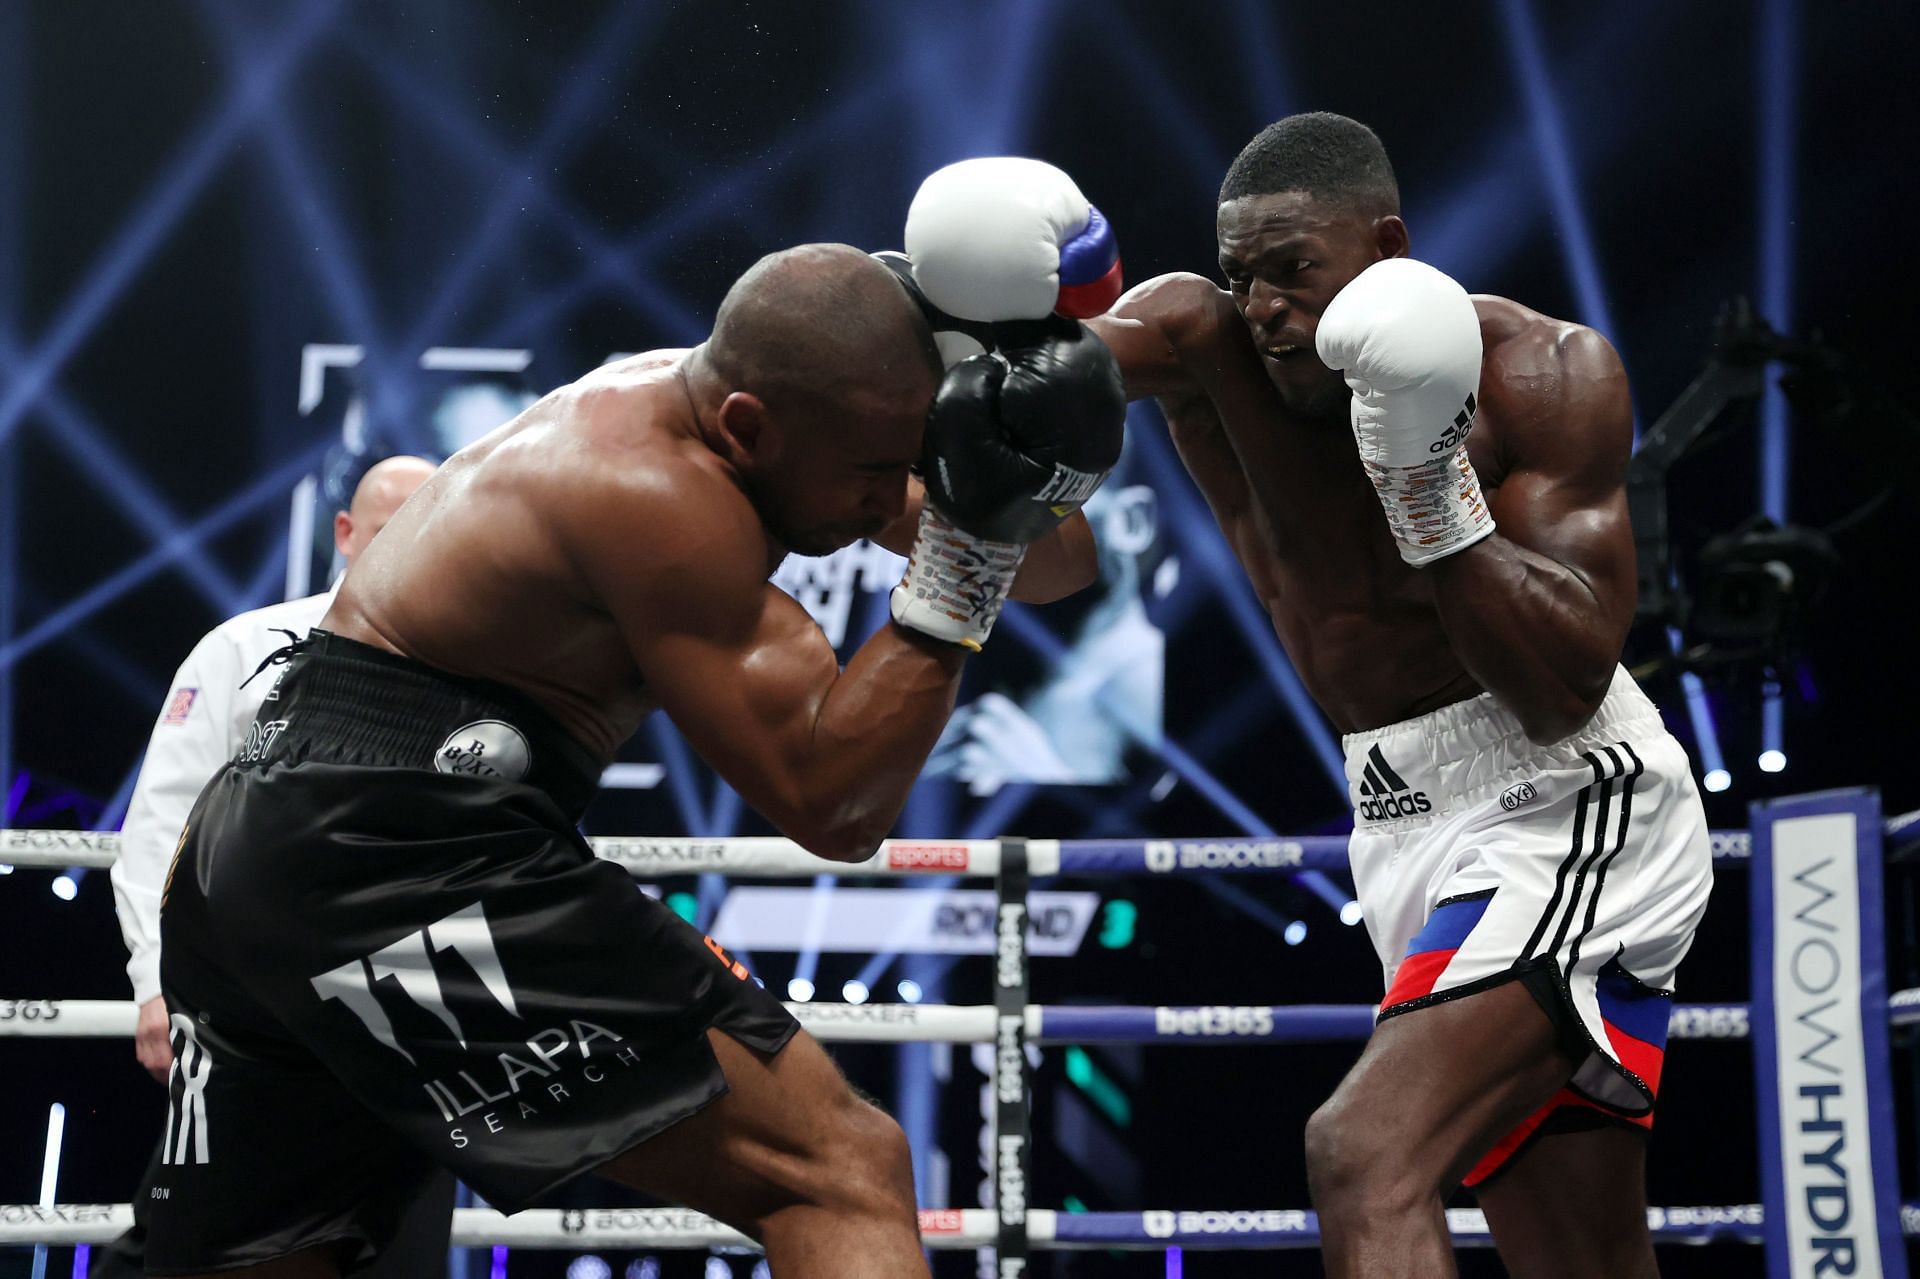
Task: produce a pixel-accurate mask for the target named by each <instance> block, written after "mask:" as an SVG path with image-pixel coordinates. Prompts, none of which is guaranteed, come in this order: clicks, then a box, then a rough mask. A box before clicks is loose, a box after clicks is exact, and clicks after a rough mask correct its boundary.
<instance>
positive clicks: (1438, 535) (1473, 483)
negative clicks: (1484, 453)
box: [1361, 449, 1494, 565]
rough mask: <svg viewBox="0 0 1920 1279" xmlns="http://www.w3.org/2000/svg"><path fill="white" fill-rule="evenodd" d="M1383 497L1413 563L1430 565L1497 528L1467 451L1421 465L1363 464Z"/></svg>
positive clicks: (1402, 554)
mask: <svg viewBox="0 0 1920 1279" xmlns="http://www.w3.org/2000/svg"><path fill="white" fill-rule="evenodd" d="M1361 465H1362V466H1364V467H1366V468H1367V478H1368V479H1370V480H1372V481H1373V487H1374V491H1375V492H1377V493H1378V494H1379V495H1380V505H1381V506H1382V507H1383V508H1384V509H1385V510H1386V513H1387V526H1388V527H1389V528H1391V529H1392V530H1393V540H1394V541H1395V542H1397V543H1399V545H1400V558H1401V559H1403V560H1405V561H1406V562H1407V563H1409V564H1413V565H1420V564H1429V563H1432V562H1433V561H1434V560H1437V559H1439V558H1441V557H1442V556H1445V555H1452V554H1453V553H1455V552H1456V551H1463V550H1465V549H1466V548H1467V547H1469V546H1472V545H1473V544H1474V543H1475V542H1478V541H1479V540H1480V539H1481V538H1483V537H1487V536H1489V535H1490V534H1491V533H1492V532H1493V528H1494V525H1493V513H1492V512H1491V511H1489V510H1487V500H1486V498H1485V497H1483V496H1482V495H1481V492H1480V477H1479V475H1478V474H1476V473H1475V472H1474V469H1473V463H1472V462H1471V461H1469V460H1468V459H1467V451H1466V450H1465V449H1455V450H1453V451H1452V452H1450V453H1448V454H1447V455H1446V456H1444V457H1437V458H1434V459H1433V460H1432V461H1430V462H1422V463H1420V464H1419V465H1418V466H1381V465H1380V464H1378V463H1376V462H1366V461H1363V462H1362V463H1361Z"/></svg>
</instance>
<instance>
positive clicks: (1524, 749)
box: [1341, 666, 1666, 811]
mask: <svg viewBox="0 0 1920 1279" xmlns="http://www.w3.org/2000/svg"><path fill="white" fill-rule="evenodd" d="M1665 731H1666V725H1665V724H1664V723H1663V722H1662V721H1661V719H1660V712H1659V710H1658V709H1657V708H1656V707H1655V706H1654V704H1653V703H1652V702H1650V701H1648V700H1647V695H1646V694H1645V693H1643V692H1641V691H1640V686H1639V685H1638V684H1636V683H1634V681H1633V677H1632V676H1631V675H1629V674H1627V672H1626V671H1625V670H1624V669H1623V668H1621V667H1618V666H1616V667H1615V668H1614V672H1613V682H1612V683H1611V684H1610V685H1609V686H1608V688H1607V695H1606V697H1605V698H1603V699H1602V700H1601V703H1600V709H1599V710H1597V711H1595V712H1594V715H1593V718H1592V719H1590V720H1588V721H1587V722H1586V723H1585V724H1584V725H1582V726H1581V728H1580V730H1579V731H1578V732H1575V733H1573V734H1572V735H1571V736H1569V737H1566V738H1564V739H1562V740H1561V741H1558V742H1554V743H1552V744H1551V745H1547V746H1541V745H1537V744H1536V743H1534V742H1533V741H1532V740H1530V739H1529V738H1528V737H1527V734H1526V730H1524V729H1523V728H1521V727H1520V721H1519V719H1518V718H1517V717H1515V715H1514V714H1513V712H1512V711H1510V710H1508V709H1507V708H1506V707H1505V706H1502V705H1501V704H1500V702H1499V701H1498V700H1497V699H1495V697H1494V696H1493V694H1491V693H1482V694H1481V695H1480V696H1478V697H1472V698H1469V699H1467V700H1466V701H1464V702H1455V703H1454V704H1453V705H1451V706H1443V707H1441V708H1440V709H1439V710H1437V711H1429V712H1428V713H1427V714H1425V715H1420V716H1417V717H1415V718H1413V719H1409V720H1403V721H1401V722H1400V723H1398V724H1388V725H1386V726H1385V727H1383V728H1370V729H1367V730H1366V731H1365V732H1360V733H1349V734H1347V735H1346V736H1345V737H1343V738H1341V745H1342V747H1343V748H1344V749H1345V752H1346V763H1347V781H1348V786H1349V790H1350V791H1351V793H1352V796H1353V799H1354V804H1355V807H1356V809H1358V808H1359V807H1360V805H1361V804H1362V803H1363V802H1364V801H1365V800H1366V799H1367V798H1370V797H1373V796H1377V795H1386V794H1389V793H1394V792H1399V791H1403V790H1404V791H1408V792H1421V791H1426V792H1431V793H1432V794H1431V801H1432V802H1434V803H1435V804H1438V802H1439V801H1441V800H1442V799H1443V798H1445V799H1452V800H1468V799H1471V798H1472V797H1473V796H1475V795H1477V794H1479V793H1482V792H1485V791H1487V790H1491V789H1494V788H1496V787H1499V786H1504V785H1506V784H1508V783H1510V782H1512V781H1514V780H1516V779H1521V778H1525V777H1526V776H1527V775H1528V774H1530V773H1536V772H1540V771H1543V770H1548V769H1552V768H1554V767H1556V766H1565V765H1567V764H1569V763H1571V762H1573V761H1575V760H1578V759H1579V758H1580V756H1581V755H1582V754H1583V753H1584V752H1586V751H1588V750H1590V749H1592V748H1593V747H1595V746H1599V745H1604V744H1607V743H1611V742H1614V741H1618V740H1622V739H1631V738H1633V737H1636V736H1645V735H1647V734H1649V733H1664V732H1665ZM1423 811H1424V810H1423Z"/></svg>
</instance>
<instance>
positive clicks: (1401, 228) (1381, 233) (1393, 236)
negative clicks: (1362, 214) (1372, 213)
mask: <svg viewBox="0 0 1920 1279" xmlns="http://www.w3.org/2000/svg"><path fill="white" fill-rule="evenodd" d="M1373 243H1374V247H1376V248H1377V249H1379V250H1380V256H1381V257H1383V258H1404V257H1406V256H1407V254H1408V253H1409V252H1410V251H1411V248H1412V238H1411V237H1410V236H1408V234H1407V224H1406V223H1405V222H1403V221H1401V220H1400V215H1399V214H1397V213H1389V214H1387V215H1385V216H1384V217H1379V218H1375V219H1374V220H1373Z"/></svg>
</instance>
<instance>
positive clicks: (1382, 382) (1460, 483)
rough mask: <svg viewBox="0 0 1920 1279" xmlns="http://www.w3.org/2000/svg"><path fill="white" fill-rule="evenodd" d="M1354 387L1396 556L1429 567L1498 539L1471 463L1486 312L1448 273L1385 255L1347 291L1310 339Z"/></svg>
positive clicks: (1357, 421)
mask: <svg viewBox="0 0 1920 1279" xmlns="http://www.w3.org/2000/svg"><path fill="white" fill-rule="evenodd" d="M1314 347H1315V349H1316V350H1317V351H1318V352H1319V355H1320V360H1321V362H1322V363H1323V364H1325V365H1326V366H1327V367H1328V368H1330V369H1339V370H1341V372H1342V373H1343V374H1344V375H1345V377H1346V382H1347V385H1348V387H1350V388H1352V390H1353V404H1352V407H1351V410H1350V413H1351V417H1352V421H1353V435H1354V439H1355V440H1356V441H1357V442H1358V444H1359V446H1360V462H1361V464H1362V465H1363V466H1365V467H1366V469H1367V476H1368V478H1370V479H1371V480H1372V481H1373V487H1374V489H1375V491H1376V492H1378V493H1379V495H1380V504H1381V506H1382V507H1384V508H1385V510H1386V513H1387V524H1388V525H1389V527H1391V528H1392V529H1393V536H1394V540H1395V541H1396V542H1397V543H1399V547H1400V558H1402V559H1404V560H1405V561H1406V562H1407V563H1409V564H1416V565H1418V564H1426V563H1429V562H1431V561H1433V560H1437V559H1439V558H1440V557H1441V556H1443V555H1451V554H1453V553H1454V552H1455V551H1459V550H1464V549H1465V548H1466V547H1469V546H1471V545H1473V544H1474V543H1475V542H1478V541H1479V540H1480V539H1481V538H1483V537H1486V536H1488V535H1489V534H1491V533H1492V532H1493V527H1494V526H1493V515H1492V513H1491V512H1489V511H1488V510H1487V503H1486V499H1485V498H1484V497H1483V496H1482V495H1481V492H1480V477H1479V476H1478V475H1476V474H1475V473H1474V469H1473V463H1472V462H1471V461H1469V460H1468V458H1467V450H1466V447H1465V445H1466V441H1467V434H1468V432H1470V431H1472V430H1473V417H1474V413H1475V411H1476V410H1477V409H1478V407H1479V405H1478V401H1477V398H1476V397H1477V395H1478V393H1479V386H1480V317H1479V314H1478V313H1477V312H1476V311H1475V310H1474V309H1473V300H1472V299H1471V298H1469V297H1468V296H1467V291H1466V290H1465V289H1463V288H1461V287H1460V286H1459V285H1458V284H1457V283H1455V282H1454V280H1453V279H1452V278H1451V277H1450V276H1448V275H1447V274H1446V273H1444V272H1442V271H1439V270H1437V269H1435V268H1433V267H1431V266H1428V265H1427V264H1426V263H1424V262H1416V261H1414V260H1413V259H1412V258H1387V259H1385V260H1383V261H1380V262H1376V263H1374V264H1373V265H1372V266H1370V267H1368V268H1367V269H1366V270H1364V271H1362V272H1361V273H1360V274H1359V275H1358V276H1356V277H1354V279H1353V281H1352V282H1351V283H1349V284H1348V285H1347V287H1346V288H1344V289H1342V290H1340V292H1339V293H1338V294H1336V295H1335V296H1334V299H1333V301H1332V302H1331V303H1329V304H1328V306H1327V309H1326V312H1325V313H1324V314H1323V315H1321V317H1320V327H1319V329H1318V330H1317V332H1316V333H1315V335H1314Z"/></svg>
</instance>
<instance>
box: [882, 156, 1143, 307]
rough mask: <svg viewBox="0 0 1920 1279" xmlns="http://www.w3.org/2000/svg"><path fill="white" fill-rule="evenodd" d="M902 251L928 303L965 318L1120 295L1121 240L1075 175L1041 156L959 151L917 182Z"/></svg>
mask: <svg viewBox="0 0 1920 1279" xmlns="http://www.w3.org/2000/svg"><path fill="white" fill-rule="evenodd" d="M906 248H907V257H909V258H910V259H912V261H913V273H914V278H915V279H916V280H917V281H918V283H919V285H920V287H921V289H923V290H925V292H926V296H927V297H928V298H930V299H931V300H932V302H933V305H934V306H936V307H938V308H939V309H940V310H942V311H944V312H946V313H947V314H949V315H952V316H956V317H958V318H959V319H962V320H973V321H986V322H997V321H1001V320H1038V319H1043V318H1044V317H1046V316H1048V315H1054V314H1058V315H1064V316H1068V317H1072V318H1076V319H1085V318H1087V317H1089V316H1095V315H1099V314H1101V313H1102V312H1104V311H1105V310H1106V309H1107V308H1108V307H1110V306H1112V305H1113V303H1114V301H1115V299H1117V298H1118V297H1119V296H1120V285H1121V278H1120V245H1119V241H1118V240H1117V239H1116V238H1115V237H1114V234H1113V228H1112V227H1111V226H1110V225H1109V224H1108V222H1107V220H1106V218H1105V217H1103V216H1101V213H1100V210H1098V209H1096V208H1094V207H1093V205H1092V204H1090V203H1088V201H1087V197H1086V196H1084V195H1082V194H1080V188H1079V187H1077V186H1075V185H1074V182H1073V179H1072V178H1070V177H1068V176H1067V175H1066V174H1065V173H1062V172H1061V171H1060V170H1059V169H1056V168H1054V167H1053V166H1052V165H1050V164H1046V163H1044V162H1042V161H1039V160H1028V159H1022V158H1020V157H1017V156H993V157H988V158H984V159H978V160H962V161H961V162H960V163H958V164H950V165H948V166H947V167H946V168H944V169H940V170H938V171H936V172H935V173H933V174H932V175H931V176H929V177H928V178H927V180H926V181H925V182H922V183H921V184H920V190H919V191H918V192H917V193H916V194H915V195H914V197H913V203H912V205H911V206H910V207H909V208H908V210H907V230H906Z"/></svg>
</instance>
